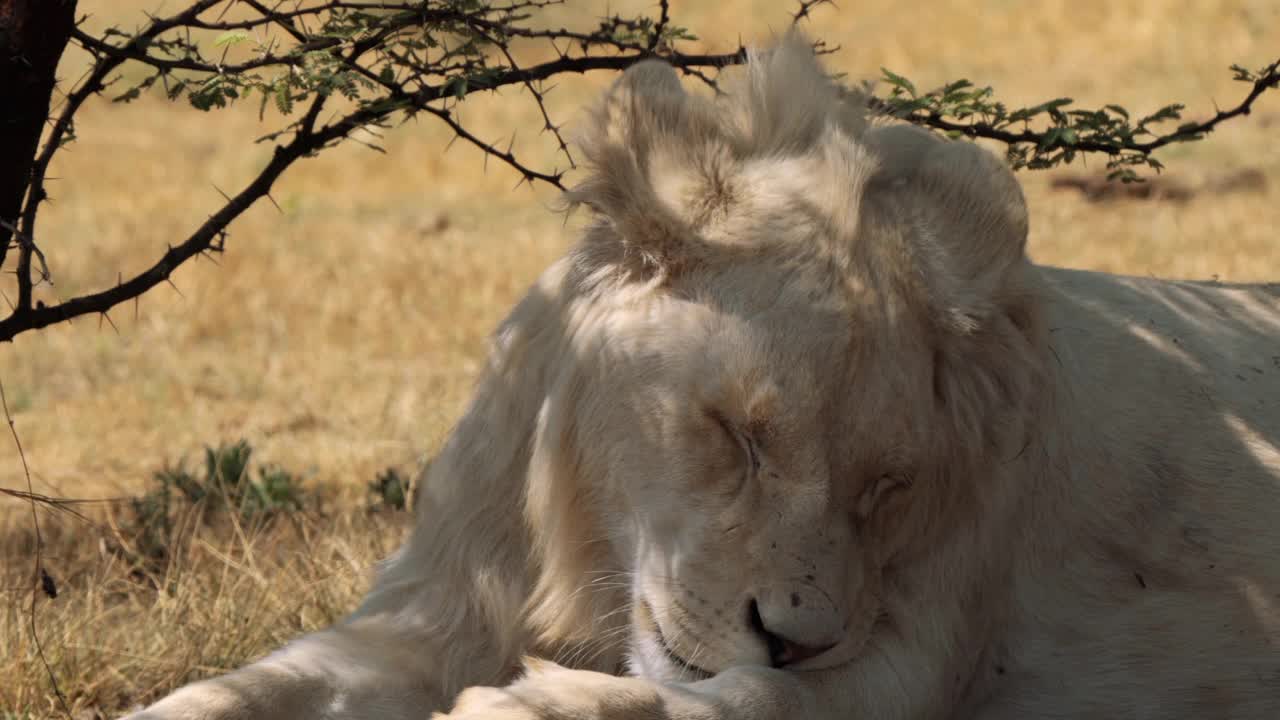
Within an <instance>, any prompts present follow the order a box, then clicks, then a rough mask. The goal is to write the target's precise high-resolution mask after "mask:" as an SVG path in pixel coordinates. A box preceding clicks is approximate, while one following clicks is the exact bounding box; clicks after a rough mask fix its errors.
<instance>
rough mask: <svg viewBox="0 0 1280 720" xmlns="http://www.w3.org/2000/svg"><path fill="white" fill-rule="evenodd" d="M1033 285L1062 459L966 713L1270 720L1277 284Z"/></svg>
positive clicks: (1278, 616)
mask: <svg viewBox="0 0 1280 720" xmlns="http://www.w3.org/2000/svg"><path fill="white" fill-rule="evenodd" d="M1043 274H1044V277H1045V278H1046V280H1047V281H1048V282H1049V283H1050V284H1051V285H1052V286H1054V287H1055V288H1056V290H1053V291H1051V292H1050V293H1049V294H1048V295H1047V299H1048V301H1049V302H1048V307H1049V308H1050V310H1049V313H1048V320H1047V323H1048V326H1049V332H1050V333H1051V337H1052V341H1051V347H1052V349H1053V355H1054V364H1055V367H1056V369H1055V374H1057V376H1058V377H1059V378H1060V380H1059V384H1060V387H1061V388H1062V394H1063V395H1064V396H1065V397H1064V398H1063V404H1064V405H1065V407H1064V408H1063V412H1062V414H1061V418H1060V421H1061V422H1062V426H1061V427H1059V428H1057V429H1055V431H1054V434H1055V435H1056V437H1057V438H1058V442H1059V443H1060V445H1059V446H1058V448H1059V452H1058V453H1057V455H1058V457H1054V453H1053V452H1052V451H1050V452H1047V453H1046V454H1045V455H1044V456H1043V461H1042V464H1041V465H1040V467H1039V471H1040V473H1041V475H1040V478H1041V479H1040V481H1039V483H1038V485H1039V487H1038V488H1037V489H1036V491H1035V492H1030V493H1028V494H1027V495H1028V497H1027V498H1026V499H1025V501H1024V502H1025V503H1026V504H1025V506H1024V509H1022V510H1020V511H1019V512H1018V513H1016V514H1015V516H1014V517H1013V518H1012V524H1013V526H1014V527H1015V528H1016V530H1015V532H1013V533H1011V534H1010V535H1009V536H1008V537H1007V542H1008V552H1009V553H1010V556H1011V557H1013V558H1017V560H1018V563H1017V566H1016V567H1015V569H1014V572H1013V575H1012V577H1011V578H1010V582H1009V584H1008V585H1007V586H1005V587H1006V591H1007V592H1008V598H1009V601H1010V602H1011V603H1013V604H1014V608H1012V610H1011V611H1010V616H1009V619H1010V622H1008V624H1007V625H1005V627H1004V628H1003V629H1002V631H1001V632H1000V634H999V635H1000V637H999V640H997V641H994V642H992V643H990V644H989V650H988V652H989V653H991V655H990V657H988V658H987V666H986V667H985V668H984V670H985V672H983V673H982V677H983V679H984V680H985V682H986V684H987V685H988V686H989V687H990V688H991V692H992V695H991V696H990V697H989V698H987V699H986V700H987V702H988V703H989V704H987V705H984V706H981V707H983V712H981V713H978V714H977V717H980V718H1006V717H1007V718H1022V717H1082V718H1083V717H1104V716H1105V717H1150V718H1194V717H1223V718H1265V717H1274V716H1277V713H1280V562H1278V561H1277V549H1280V341H1278V340H1280V286H1269V287H1266V286H1254V287H1224V286H1219V285H1216V284H1208V283H1205V284H1200V283H1185V282H1170V281H1161V280H1154V279H1141V278H1124V277H1116V276H1110V275H1104V274H1099V273H1087V272H1079V271H1067V270H1057V269H1046V270H1044V272H1043ZM993 586H995V587H998V586H999V579H995V578H993ZM994 592H995V591H993V594H994Z"/></svg>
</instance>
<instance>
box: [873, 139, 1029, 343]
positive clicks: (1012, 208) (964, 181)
mask: <svg viewBox="0 0 1280 720" xmlns="http://www.w3.org/2000/svg"><path fill="white" fill-rule="evenodd" d="M868 140H869V143H870V144H871V145H872V146H873V147H874V148H875V151H876V153H877V155H878V156H879V162H880V166H881V169H880V175H881V177H880V178H879V179H878V182H877V183H876V184H877V185H878V186H879V187H881V188H887V189H888V191H889V192H891V193H893V194H894V195H896V196H897V200H898V205H899V207H901V208H903V210H904V216H905V217H904V218H903V220H904V221H905V223H906V225H907V226H908V234H909V236H910V240H909V241H908V242H910V243H911V247H910V248H909V250H910V252H911V254H912V255H913V256H914V257H915V258H916V262H917V266H918V269H919V270H921V271H922V275H923V277H924V284H925V287H926V288H927V289H926V293H927V294H928V295H929V298H928V301H929V304H930V306H931V311H932V314H933V316H934V317H935V318H937V319H939V320H940V321H941V322H942V324H943V325H944V326H946V327H947V328H948V329H950V330H953V331H957V332H960V333H961V334H965V333H970V332H973V331H975V330H978V329H979V328H981V327H982V326H983V325H985V324H987V323H988V322H989V321H990V320H992V319H993V318H994V317H995V316H996V315H997V314H998V313H1000V312H1001V311H1002V310H1004V309H1006V308H1005V307H1004V306H1005V305H1006V304H1007V303H1008V302H1010V301H1014V302H1016V301H1017V300H1018V297H1016V296H1017V295H1019V294H1020V289H1019V288H1020V287H1021V283H1020V282H1019V278H1020V276H1021V274H1022V270H1023V267H1024V265H1025V264H1026V244H1027V229H1028V223H1027V206H1026V201H1025V199H1024V198H1023V195H1022V189H1021V188H1020V187H1019V185H1018V182H1017V180H1016V179H1015V178H1014V177H1013V173H1012V171H1010V170H1009V168H1008V167H1007V166H1005V164H1004V163H1003V162H1001V160H1000V159H999V158H997V157H996V156H995V155H993V154H991V153H990V152H988V151H986V150H984V149H982V148H980V147H978V146H977V145H974V144H972V143H969V142H963V141H947V140H942V139H940V138H938V137H936V136H934V135H933V134H932V133H929V132H927V131H925V130H921V129H919V128H915V127H912V126H901V125H895V126H891V127H882V128H877V129H876V130H875V131H873V132H871V133H869V135H868ZM1011 292H1012V293H1013V296H1011V295H1010V293H1011Z"/></svg>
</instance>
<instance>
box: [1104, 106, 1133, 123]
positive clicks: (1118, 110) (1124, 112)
mask: <svg viewBox="0 0 1280 720" xmlns="http://www.w3.org/2000/svg"><path fill="white" fill-rule="evenodd" d="M1103 107H1105V108H1106V109H1108V110H1110V111H1111V112H1113V113H1115V114H1116V115H1119V116H1120V117H1122V118H1124V119H1125V120H1128V119H1129V111H1128V110H1125V109H1124V108H1122V107H1120V106H1119V105H1104V106H1103Z"/></svg>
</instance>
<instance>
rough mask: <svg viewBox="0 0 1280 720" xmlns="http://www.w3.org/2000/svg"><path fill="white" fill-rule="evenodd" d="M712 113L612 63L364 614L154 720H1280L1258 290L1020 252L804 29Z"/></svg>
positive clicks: (1274, 402) (933, 142)
mask: <svg viewBox="0 0 1280 720" xmlns="http://www.w3.org/2000/svg"><path fill="white" fill-rule="evenodd" d="M726 97H727V98H728V99H724V100H716V101H711V100H704V99H697V98H692V97H689V96H687V95H685V94H684V92H683V90H681V88H680V85H679V82H678V81H677V80H676V78H675V75H674V73H672V72H671V71H670V69H669V68H665V66H662V65H660V64H657V63H642V64H641V65H638V66H636V67H635V68H633V69H632V70H629V71H628V72H627V73H626V74H625V75H624V76H623V78H622V79H621V80H620V81H619V82H618V84H616V85H615V87H614V88H613V89H612V90H611V91H610V93H609V94H607V95H606V98H605V100H604V102H603V103H602V105H601V106H600V107H599V108H598V109H597V110H596V112H595V114H594V115H592V116H591V118H589V122H588V129H587V132H586V133H585V138H584V146H585V148H586V154H587V155H588V157H589V160H590V161H591V165H592V169H593V174H592V176H591V177H590V178H589V180H588V181H587V182H586V183H584V184H583V186H581V187H580V188H579V189H578V190H576V191H575V192H574V193H573V194H572V199H574V200H575V201H578V202H583V203H586V204H587V205H589V206H591V207H592V209H593V210H594V211H595V212H596V222H594V223H593V224H592V225H591V227H590V228H588V230H587V231H586V233H585V234H584V237H583V240H582V242H580V243H579V244H578V245H577V246H576V247H575V248H574V249H573V250H572V251H571V252H570V253H569V254H568V255H567V256H566V257H565V258H564V259H563V260H561V261H559V262H558V263H556V264H555V265H554V266H553V267H552V268H550V269H549V270H548V271H547V272H546V273H545V274H544V275H543V277H542V278H541V279H540V280H539V281H538V283H537V284H536V285H535V286H534V288H533V289H532V290H531V291H530V292H529V293H528V295H527V296H526V297H525V299H524V300H523V301H522V302H521V303H520V304H519V305H518V306H517V307H516V308H515V309H514V311H513V312H512V313H511V315H510V317H509V318H508V319H507V321H506V322H505V323H504V324H503V326H502V327H501V328H500V329H499V330H498V332H497V333H496V335H495V338H494V343H493V348H492V352H491V354H490V360H489V364H488V367H487V368H486V370H485V373H484V376H483V377H482V378H481V380H480V383H479V385H478V387H477V391H476V395H475V397H474V399H473V400H472V403H471V405H470V406H469V407H468V409H467V411H466V413H465V415H464V416H463V418H462V420H461V421H460V422H459V424H458V426H457V427H456V428H455V430H454V432H453V434H452V435H451V437H450V439H449V441H448V442H447V443H446V445H445V447H444V448H443V449H442V451H441V452H440V454H439V456H438V457H437V458H436V460H435V461H434V462H433V463H432V465H431V468H430V470H429V472H428V473H427V474H426V475H425V476H424V478H423V481H422V483H421V485H420V492H419V495H418V498H417V512H418V513H419V523H418V526H417V527H416V528H415V530H414V533H413V535H412V537H411V538H410V539H409V541H408V542H407V543H406V544H405V546H404V547H403V548H402V549H401V550H400V551H399V552H397V553H396V555H395V556H394V557H392V558H391V559H389V560H388V561H387V563H386V565H385V566H384V568H383V569H382V571H381V572H380V573H379V577H378V579H377V581H376V582H375V585H374V588H373V590H372V592H371V593H370V595H369V597H368V598H367V599H366V601H365V602H364V604H363V605H362V606H361V608H359V609H358V610H357V611H356V612H355V613H353V614H352V615H351V616H350V617H349V618H347V619H346V620H344V621H343V622H341V623H339V624H337V625H335V626H334V627H333V628H331V629H329V630H326V631H322V632H320V633H315V634H312V635H309V636H306V637H304V638H301V639H300V640H298V641H295V642H294V643H292V644H290V645H288V646H286V647H285V648H283V649H282V650H280V651H279V652H277V653H275V654H273V655H271V656H269V657H267V658H265V659H263V660H260V661H258V662H257V663H254V664H252V665H249V666H248V667H246V668H243V669H241V670H238V671H236V672H233V673H231V674H228V675H226V676H222V677H219V678H214V679H212V680H208V681H204V682H201V683H196V684H194V685H191V686H189V687H187V688H184V689H182V690H180V691H178V692H177V693H175V694H174V695H172V696H170V697H169V698H167V699H165V700H164V701H162V702H160V703H159V704H157V705H156V706H154V707H153V708H151V709H149V710H147V711H145V712H144V713H142V714H141V715H140V716H138V717H139V718H142V719H146V720H234V719H242V718H243V719H247V718H271V719H272V720H285V719H290V720H292V719H294V718H298V719H301V718H313V717H324V718H331V719H334V720H340V719H350V720H354V719H355V718H359V719H360V720H405V719H407V718H417V717H423V716H425V715H427V714H429V713H430V712H431V711H437V710H445V709H447V708H449V707H450V706H453V708H454V709H453V711H452V712H453V715H454V716H456V717H459V718H486V719H509V720H530V719H533V718H544V719H547V720H730V719H733V720H737V719H739V718H742V719H745V720H789V718H796V717H803V718H807V719H808V718H812V719H813V720H826V719H830V720H836V719H841V720H843V718H862V717H874V718H888V719H891V720H967V719H969V718H975V719H977V720H1003V719H1005V718H1009V719H1012V718H1019V719H1021V718H1075V719H1080V720H1083V719H1085V718H1097V717H1108V718H1161V719H1162V720H1192V719H1194V720H1200V719H1201V718H1205V717H1229V718H1239V719H1245V720H1272V719H1274V718H1277V717H1280V404H1278V399H1280V342H1277V340H1276V338H1277V337H1280V293H1278V292H1277V289H1276V288H1274V287H1254V288H1243V287H1238V288H1230V287H1221V286H1217V285H1211V284H1195V283H1178V282H1170V281H1159V280H1146V279H1135V278H1122V277H1116V276H1109V275H1103V274H1096V273H1085V272H1078V271H1069V270H1058V269H1051V268H1040V267H1036V266H1034V265H1032V264H1030V262H1029V261H1028V260H1027V258H1026V256H1025V252H1024V248H1025V241H1026V235H1027V218H1026V210H1025V206H1024V204H1023V201H1022V196H1021V193H1020V191H1019V189H1018V188H1017V185H1016V182H1014V180H1013V178H1012V175H1011V174H1010V173H1009V172H1008V171H1007V169H1005V168H1003V167H1002V166H1001V165H1000V164H999V162H998V161H996V160H995V159H994V158H993V157H992V156H990V155H988V154H986V153H985V152H984V151H981V150H979V149H977V148H975V147H974V146H972V145H968V144H964V143H946V142H942V141H939V140H937V139H935V138H932V137H931V136H929V135H927V134H925V133H923V132H920V131H913V130H911V129H908V128H902V127H895V126H887V127H884V126H880V127H874V126H871V125H869V124H868V123H867V121H866V119H865V117H863V115H862V112H861V109H860V107H859V103H858V102H857V99H858V98H857V97H856V96H851V95H848V94H842V93H841V92H839V91H838V90H836V89H835V88H834V87H833V86H832V85H830V84H829V82H828V81H827V80H826V78H825V77H824V76H823V75H822V74H821V72H820V71H819V69H818V66H817V64H816V63H815V62H814V59H813V57H812V55H811V54H810V53H809V52H808V50H807V48H804V47H803V45H802V44H800V43H798V42H796V41H795V40H794V39H793V40H790V41H788V42H786V43H784V44H783V46H782V47H781V48H780V49H778V50H775V51H772V52H771V53H764V54H760V55H757V56H754V57H753V59H752V63H751V64H750V66H749V67H748V69H747V71H746V75H745V77H744V79H743V80H742V81H740V82H739V83H738V84H737V85H734V86H732V89H731V91H730V92H728V93H727V94H726ZM526 654H534V655H542V656H544V657H551V658H553V659H554V660H556V661H557V662H559V663H562V664H563V665H564V666H568V667H562V666H561V665H554V664H551V663H545V662H543V663H535V664H532V665H529V666H528V667H527V672H526V673H525V674H524V675H523V676H520V675H519V668H520V662H521V658H522V656H524V655H526ZM622 673H625V674H627V675H630V676H631V677H620V676H619V675H620V674H622ZM507 683H511V684H510V685H508V686H507V687H505V688H503V689H471V690H467V691H466V692H462V691H463V690H464V689H465V688H467V687H469V686H474V685H504V684H507ZM460 692H461V695H459V693H460Z"/></svg>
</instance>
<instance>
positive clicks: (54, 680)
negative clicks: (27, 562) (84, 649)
mask: <svg viewBox="0 0 1280 720" xmlns="http://www.w3.org/2000/svg"><path fill="white" fill-rule="evenodd" d="M0 406H3V407H4V418H5V420H6V421H8V423H9V433H10V434H12V435H13V444H14V446H15V447H17V448H18V458H19V459H20V460H21V461H22V474H23V476H24V477H26V479H27V496H28V502H29V503H30V505H31V527H32V528H34V530H35V539H36V547H35V560H34V566H33V567H32V569H31V578H32V586H31V607H30V613H31V614H30V618H29V619H30V621H31V622H30V627H31V641H32V642H33V643H35V646H36V654H37V655H39V656H40V662H41V664H43V665H44V670H45V672H46V673H48V674H49V684H50V686H52V687H53V694H54V695H56V696H57V697H58V704H59V705H60V706H61V707H62V712H63V713H64V714H65V715H66V716H67V718H68V720H69V719H70V718H71V708H70V707H69V706H68V705H67V698H66V697H65V696H64V695H63V694H62V688H61V687H59V686H58V676H57V675H56V674H54V672H53V666H51V665H50V664H49V659H48V658H47V657H45V654H44V644H43V643H41V641H40V631H39V628H38V627H37V625H36V601H37V600H39V599H40V593H41V592H42V590H43V588H44V584H45V580H44V579H45V578H47V577H48V576H49V575H48V572H47V571H46V570H45V568H44V556H43V554H42V553H43V551H44V538H43V537H41V535H40V516H39V514H38V513H37V512H36V499H37V497H38V496H37V495H36V492H35V489H34V488H33V487H32V485H31V468H30V467H29V466H28V465H27V454H26V452H24V451H23V449H22V440H21V439H19V438H18V427H17V425H16V424H15V423H14V421H13V414H12V413H10V412H9V397H8V395H6V394H5V391H4V382H0Z"/></svg>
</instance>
